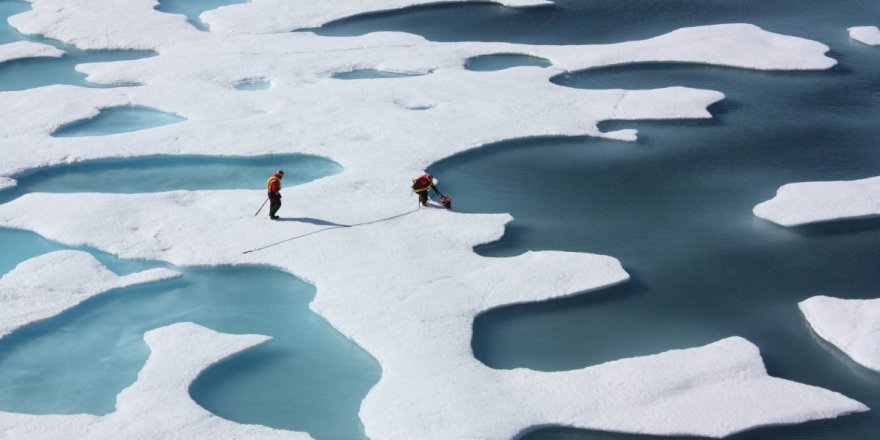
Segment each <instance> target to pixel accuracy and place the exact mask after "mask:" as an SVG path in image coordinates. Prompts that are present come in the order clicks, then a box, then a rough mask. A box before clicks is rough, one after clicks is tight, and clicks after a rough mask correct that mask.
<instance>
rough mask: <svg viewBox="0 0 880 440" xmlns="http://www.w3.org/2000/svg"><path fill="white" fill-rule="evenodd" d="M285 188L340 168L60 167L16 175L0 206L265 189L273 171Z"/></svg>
mask: <svg viewBox="0 0 880 440" xmlns="http://www.w3.org/2000/svg"><path fill="white" fill-rule="evenodd" d="M278 169H282V170H284V172H285V174H284V186H285V187H290V186H293V185H301V184H303V183H307V182H311V181H312V180H315V179H319V178H321V177H325V176H329V175H332V174H336V173H339V172H341V171H342V167H341V166H340V165H339V164H338V163H336V162H333V161H331V160H329V159H325V158H322V157H318V156H310V155H305V154H284V155H271V156H254V157H241V156H230V157H217V156H150V157H140V158H128V159H106V160H95V161H88V162H81V163H76V164H72V165H60V166H56V167H51V168H44V169H40V170H37V171H34V172H31V173H28V174H25V175H21V176H16V179H17V180H18V185H17V186H15V187H13V188H10V189H7V190H5V191H0V203H2V202H6V201H9V200H12V199H14V198H17V197H19V196H21V195H23V194H26V193H30V192H61V193H76V192H104V193H129V194H133V193H145V192H162V191H176V190H190V191H196V190H213V189H263V188H265V180H266V178H268V177H269V176H270V175H271V174H272V173H274V172H275V171H276V170H278Z"/></svg>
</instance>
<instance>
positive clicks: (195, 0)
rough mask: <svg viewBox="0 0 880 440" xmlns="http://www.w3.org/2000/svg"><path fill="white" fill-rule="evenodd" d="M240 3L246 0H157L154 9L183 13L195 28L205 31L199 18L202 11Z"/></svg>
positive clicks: (205, 27)
mask: <svg viewBox="0 0 880 440" xmlns="http://www.w3.org/2000/svg"><path fill="white" fill-rule="evenodd" d="M240 3H247V0H159V4H158V5H157V6H156V10H157V11H159V12H165V13H169V14H181V15H185V16H186V18H187V21H189V22H190V24H192V25H193V26H194V27H195V28H196V29H199V30H202V31H207V30H208V26H206V25H205V24H204V23H202V21H201V20H200V19H199V16H200V15H202V13H203V12H205V11H209V10H211V9H217V8H219V7H221V6H229V5H236V4H240Z"/></svg>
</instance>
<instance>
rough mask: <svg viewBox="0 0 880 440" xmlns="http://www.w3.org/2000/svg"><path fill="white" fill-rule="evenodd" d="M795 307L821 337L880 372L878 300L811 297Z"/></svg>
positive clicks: (860, 362) (854, 358) (879, 315)
mask: <svg viewBox="0 0 880 440" xmlns="http://www.w3.org/2000/svg"><path fill="white" fill-rule="evenodd" d="M798 307H800V309H801V313H803V314H804V317H805V318H806V319H807V322H809V323H810V327H812V328H813V331H815V332H816V334H818V335H819V336H820V337H821V338H822V339H825V340H826V341H828V342H830V343H831V344H833V345H834V346H835V347H837V348H839V349H840V350H841V351H842V352H844V353H846V354H847V356H849V357H851V358H852V359H853V360H854V361H856V362H858V363H859V364H861V365H864V366H865V367H867V368H870V369H872V370H875V371H880V299H840V298H832V297H828V296H814V297H812V298H809V299H807V300H804V301H802V302H801V303H800V304H798Z"/></svg>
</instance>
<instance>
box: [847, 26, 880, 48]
mask: <svg viewBox="0 0 880 440" xmlns="http://www.w3.org/2000/svg"><path fill="white" fill-rule="evenodd" d="M848 30H849V37H850V38H852V39H853V40H856V41H861V42H862V43H865V44H870V45H872V46H877V45H880V29H877V26H856V27H851V28H849V29H848Z"/></svg>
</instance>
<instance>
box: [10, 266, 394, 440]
mask: <svg viewBox="0 0 880 440" xmlns="http://www.w3.org/2000/svg"><path fill="white" fill-rule="evenodd" d="M183 272H184V277H183V278H182V279H178V280H174V281H166V282H160V283H153V284H150V285H145V286H139V287H132V288H126V289H119V290H115V291H112V292H108V293H106V294H104V295H101V296H98V297H96V298H93V299H91V300H89V301H87V302H86V303H83V304H82V305H80V306H77V307H76V308H74V309H71V310H69V311H67V312H65V313H63V314H61V315H59V316H57V317H54V318H51V319H49V320H46V321H43V322H40V323H36V324H33V325H30V326H28V327H25V328H24V329H22V330H20V331H17V332H15V333H13V334H12V335H10V336H8V337H6V338H4V339H3V340H0V389H2V390H3V393H2V394H0V409H3V410H6V411H16V412H26V413H35V414H48V413H55V414H74V413H81V412H87V413H92V414H106V413H109V412H112V410H113V407H114V404H115V396H116V394H117V393H118V392H119V391H121V390H122V389H123V388H125V387H126V386H128V385H130V384H131V383H133V382H134V380H135V378H136V376H137V372H138V370H140V368H141V367H142V366H143V364H144V362H145V360H146V358H147V356H148V353H149V352H148V349H147V346H146V344H145V343H144V342H143V333H144V332H146V331H149V330H151V329H154V328H158V327H162V326H165V325H169V324H172V323H175V322H183V321H193V322H196V323H198V324H201V325H204V326H206V327H209V328H212V329H215V330H218V331H221V332H226V333H235V334H245V333H256V334H265V335H270V336H272V337H273V338H274V339H273V340H272V341H271V342H269V343H267V344H265V345H263V346H260V347H258V348H255V349H253V350H251V351H249V352H247V353H245V354H243V355H241V356H238V357H236V358H233V359H232V360H230V361H228V362H223V363H221V364H218V365H216V366H214V367H212V368H211V369H210V370H208V371H207V372H206V373H205V374H203V375H202V376H200V377H199V378H198V380H197V381H196V382H195V383H194V384H193V386H192V389H191V394H192V396H193V398H194V399H195V400H196V401H197V402H198V403H199V404H200V405H202V406H204V407H205V408H207V409H208V410H210V411H212V412H215V413H216V414H218V415H221V416H223V417H225V418H228V419H231V420H234V421H239V422H243V423H260V424H264V425H268V426H272V427H276V428H281V429H291V430H303V431H308V432H309V433H310V434H312V435H313V436H314V437H315V438H317V439H333V438H347V439H348V438H351V439H356V438H364V434H363V428H362V426H361V425H360V422H359V420H358V416H357V413H358V409H359V407H360V402H361V400H362V399H363V397H364V396H365V395H366V392H367V391H368V390H369V388H370V387H372V386H373V385H374V384H375V383H376V382H377V381H378V379H379V375H380V369H379V366H378V364H377V363H376V362H375V360H373V359H372V357H370V356H369V355H368V354H367V353H365V352H364V351H363V350H361V349H360V348H359V347H357V346H356V345H355V344H354V343H352V342H351V341H349V340H348V339H346V338H345V337H343V336H342V335H341V334H339V333H338V332H337V331H336V330H335V329H334V328H333V327H332V326H330V325H329V324H328V323H327V322H326V321H325V320H324V319H322V318H321V317H319V316H318V315H315V314H314V313H312V312H311V310H309V308H308V303H309V302H310V301H311V299H312V297H313V296H314V291H315V289H314V288H313V287H312V286H311V285H309V284H307V283H305V282H303V281H300V280H298V279H296V278H294V277H292V276H290V275H287V274H285V273H282V272H279V271H277V270H271V269H267V268H257V267H215V268H210V269H194V268H191V269H183Z"/></svg>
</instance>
